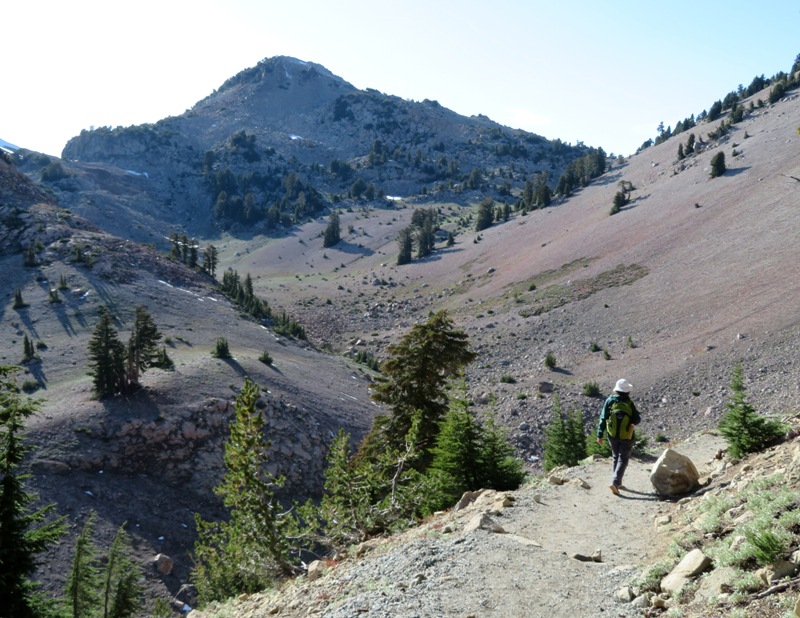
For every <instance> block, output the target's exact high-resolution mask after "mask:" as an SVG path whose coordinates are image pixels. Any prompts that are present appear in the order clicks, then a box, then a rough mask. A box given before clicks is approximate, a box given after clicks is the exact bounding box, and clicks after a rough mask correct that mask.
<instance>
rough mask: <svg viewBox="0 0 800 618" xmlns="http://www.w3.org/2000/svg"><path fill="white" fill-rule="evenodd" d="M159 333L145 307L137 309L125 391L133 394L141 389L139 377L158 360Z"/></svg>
mask: <svg viewBox="0 0 800 618" xmlns="http://www.w3.org/2000/svg"><path fill="white" fill-rule="evenodd" d="M160 339H161V333H160V332H158V328H157V327H156V323H155V321H154V320H153V317H152V316H151V315H150V314H149V313H148V312H147V310H146V309H145V308H144V307H141V306H139V307H136V314H135V317H134V321H133V331H132V332H131V335H130V338H129V339H128V357H127V363H126V371H125V390H126V392H131V391H133V390H135V389H136V388H138V387H139V376H140V375H141V374H142V373H144V372H145V371H146V370H147V368H148V367H152V366H154V365H155V363H156V361H157V359H158V342H159V340H160Z"/></svg>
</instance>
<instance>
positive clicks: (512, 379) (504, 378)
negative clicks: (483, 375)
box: [500, 375, 517, 384]
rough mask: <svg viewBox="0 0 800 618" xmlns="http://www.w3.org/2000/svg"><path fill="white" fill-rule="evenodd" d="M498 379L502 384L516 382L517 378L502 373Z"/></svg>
mask: <svg viewBox="0 0 800 618" xmlns="http://www.w3.org/2000/svg"><path fill="white" fill-rule="evenodd" d="M500 381H501V382H502V383H503V384H516V383H517V379H516V378H515V377H514V376H510V375H502V376H500Z"/></svg>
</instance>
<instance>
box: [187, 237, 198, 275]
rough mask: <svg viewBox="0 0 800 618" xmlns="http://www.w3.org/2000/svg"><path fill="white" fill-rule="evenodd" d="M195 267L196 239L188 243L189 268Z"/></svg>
mask: <svg viewBox="0 0 800 618" xmlns="http://www.w3.org/2000/svg"><path fill="white" fill-rule="evenodd" d="M196 267H197V239H196V238H192V240H191V241H189V268H196Z"/></svg>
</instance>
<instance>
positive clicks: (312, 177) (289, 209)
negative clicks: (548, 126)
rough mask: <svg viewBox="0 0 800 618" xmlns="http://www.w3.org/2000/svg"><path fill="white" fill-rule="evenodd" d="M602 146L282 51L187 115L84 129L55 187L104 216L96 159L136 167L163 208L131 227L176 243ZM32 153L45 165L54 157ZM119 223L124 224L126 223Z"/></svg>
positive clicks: (145, 206)
mask: <svg viewBox="0 0 800 618" xmlns="http://www.w3.org/2000/svg"><path fill="white" fill-rule="evenodd" d="M588 150H589V149H587V148H586V147H584V146H582V145H580V146H570V145H567V144H564V143H563V142H561V141H559V140H555V141H552V142H551V141H548V140H546V139H544V138H542V137H541V136H538V135H535V134H531V133H527V132H525V131H519V130H512V129H509V128H507V127H503V126H501V125H499V124H497V123H495V122H492V121H491V120H489V119H488V118H486V117H484V116H476V117H471V118H466V117H463V116H459V115H458V114H456V113H454V112H452V111H450V110H448V109H446V108H443V107H442V106H441V105H439V104H438V103H437V102H435V101H427V100H426V101H423V102H421V103H418V102H413V101H406V100H403V99H401V98H399V97H395V96H390V95H385V94H382V93H380V92H377V91H375V90H366V91H361V90H357V89H355V88H354V87H353V86H352V85H350V84H349V83H347V82H346V81H344V80H343V79H341V78H339V77H337V76H335V75H333V74H332V73H330V71H328V70H327V69H325V68H324V67H322V66H320V65H317V64H313V63H308V62H302V61H300V60H296V59H293V58H288V57H277V58H269V59H265V60H263V61H261V62H260V63H259V64H258V65H257V66H255V67H252V68H250V69H246V70H244V71H242V72H241V73H239V74H238V75H236V76H234V77H232V78H231V79H229V80H228V81H227V82H225V84H223V85H222V86H221V87H220V89H219V90H218V91H216V92H215V93H213V94H211V95H209V96H208V97H206V98H205V99H203V100H202V101H200V102H198V103H197V104H196V105H195V106H194V107H193V108H192V109H191V110H188V111H187V112H185V113H184V114H182V115H181V116H175V117H171V118H166V119H164V120H161V121H159V122H157V123H155V124H152V125H142V126H134V127H127V128H122V127H117V128H115V129H111V128H108V127H102V128H99V129H96V130H93V131H83V132H82V133H81V135H79V136H76V137H75V138H73V139H71V140H70V141H69V143H68V144H67V145H66V146H65V148H64V151H63V153H62V159H63V165H64V167H65V168H66V170H67V174H68V175H71V176H72V177H73V178H72V179H68V180H66V181H64V182H62V183H59V182H55V183H54V187H53V188H54V190H59V191H60V193H59V199H61V200H62V203H63V204H64V205H65V206H68V207H69V208H71V209H73V210H75V211H76V212H79V213H81V214H84V215H85V216H87V217H89V218H92V219H93V218H94V217H95V216H96V213H97V209H98V207H102V208H104V209H105V210H106V211H108V209H110V208H112V206H111V205H108V204H104V202H105V201H106V200H105V199H104V198H105V196H106V195H107V191H108V189H107V188H106V186H105V184H106V182H105V179H103V178H100V177H98V175H97V174H96V173H95V174H93V173H92V168H94V169H95V170H96V168H97V167H98V166H99V165H102V166H104V167H105V168H106V169H107V171H111V169H112V168H116V169H117V177H118V178H119V177H120V176H124V175H125V174H134V175H136V177H137V178H138V179H139V181H140V182H139V183H138V185H137V186H135V187H134V186H130V187H129V188H128V190H127V191H126V196H127V197H125V198H124V201H125V202H135V203H137V204H138V206H137V207H136V208H140V209H141V210H143V211H144V212H145V213H147V215H150V214H151V213H152V212H153V210H154V209H160V211H161V212H160V220H156V218H152V219H150V220H149V221H148V224H147V226H146V227H145V228H143V229H138V228H136V227H134V228H133V229H132V230H129V232H128V234H127V235H128V236H129V237H134V238H136V239H137V240H140V241H147V242H163V241H162V238H163V237H164V236H167V235H168V234H169V233H170V232H171V231H172V230H173V229H179V230H181V231H186V232H187V233H188V234H189V235H190V236H194V235H202V236H208V235H211V234H214V233H216V232H217V230H218V229H219V228H220V227H222V228H224V229H228V230H233V231H235V232H236V233H237V234H239V235H241V234H245V235H246V234H248V233H252V232H253V231H256V232H266V231H270V232H271V233H275V231H276V230H278V231H280V230H282V229H284V228H287V227H290V226H291V224H292V223H294V222H302V221H304V220H307V219H308V218H310V217H314V216H316V215H319V214H320V213H321V212H323V210H324V208H326V207H327V206H330V205H333V204H336V203H338V202H341V201H342V200H343V199H344V198H346V197H347V196H348V194H350V193H352V192H353V191H354V187H357V186H358V185H359V184H361V188H360V189H358V191H360V192H369V193H374V194H375V195H376V196H385V195H390V196H398V195H402V196H407V195H415V194H423V193H431V192H447V193H450V192H453V191H456V192H460V191H461V190H462V189H463V188H464V187H466V186H471V187H474V188H477V187H478V186H480V187H486V188H489V187H494V186H498V187H499V186H501V185H505V188H504V191H506V192H507V191H508V190H510V188H512V187H520V186H521V185H523V184H524V183H525V181H526V180H527V179H530V178H532V177H533V176H534V174H535V173H537V172H547V173H548V174H550V176H551V177H554V178H557V177H558V175H559V174H561V172H562V171H563V169H564V166H565V165H566V164H567V163H568V162H569V161H571V160H573V159H575V158H577V157H579V156H581V155H582V154H584V153H586V152H588ZM25 161H26V162H25V163H24V166H25V169H26V171H27V172H28V173H31V174H34V173H36V172H37V171H38V169H37V167H39V168H40V167H41V166H42V164H44V165H46V164H47V162H46V161H37V160H36V158H28V159H26V160H25ZM89 176H92V178H91V182H87V181H88V180H89V178H88V177H89ZM77 179H82V180H83V182H78V180H77ZM362 183H363V184H362ZM62 185H63V186H62ZM371 199H374V198H371ZM128 217H129V219H128ZM111 219H112V217H111V216H107V217H106V223H107V224H113V221H111ZM135 220H136V209H132V210H131V211H130V212H126V222H130V221H135ZM136 223H141V222H139V221H136ZM117 225H119V226H120V227H119V228H118V229H117V228H113V229H112V231H115V232H116V233H119V234H123V231H124V227H122V225H120V224H119V223H117Z"/></svg>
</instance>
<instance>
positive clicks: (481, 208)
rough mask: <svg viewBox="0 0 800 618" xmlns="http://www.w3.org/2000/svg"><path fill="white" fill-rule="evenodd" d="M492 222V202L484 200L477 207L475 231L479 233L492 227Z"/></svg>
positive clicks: (491, 200)
mask: <svg viewBox="0 0 800 618" xmlns="http://www.w3.org/2000/svg"><path fill="white" fill-rule="evenodd" d="M493 221H494V200H493V199H492V198H490V197H487V198H485V199H484V200H483V201H482V202H481V203H480V204H479V205H478V215H477V217H476V219H475V231H476V232H481V231H483V230H485V229H486V228H488V227H490V226H491V225H492V222H493Z"/></svg>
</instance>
